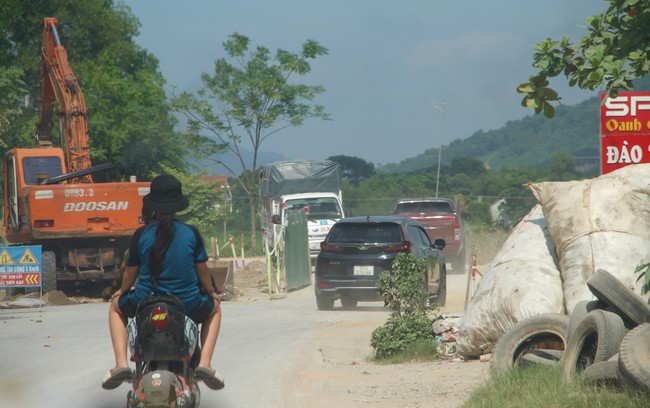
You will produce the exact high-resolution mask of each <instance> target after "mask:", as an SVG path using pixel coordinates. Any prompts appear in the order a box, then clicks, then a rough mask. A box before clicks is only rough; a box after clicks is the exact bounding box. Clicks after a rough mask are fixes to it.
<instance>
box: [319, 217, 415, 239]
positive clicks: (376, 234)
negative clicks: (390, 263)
mask: <svg viewBox="0 0 650 408" xmlns="http://www.w3.org/2000/svg"><path fill="white" fill-rule="evenodd" d="M402 239H403V238H402V228H401V227H400V225H399V224H394V223H389V222H385V223H371V224H352V223H349V224H347V223H343V224H338V225H335V226H334V227H332V230H331V231H330V235H329V238H328V239H327V242H329V243H330V244H346V243H372V242H382V243H401V242H402Z"/></svg>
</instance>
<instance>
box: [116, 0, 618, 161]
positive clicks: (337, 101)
mask: <svg viewBox="0 0 650 408" xmlns="http://www.w3.org/2000/svg"><path fill="white" fill-rule="evenodd" d="M125 3H126V4H128V5H129V6H130V7H131V10H132V12H133V14H135V16H137V17H138V18H139V20H140V22H141V24H142V27H141V29H140V32H141V35H140V36H139V37H138V38H137V39H136V41H137V42H138V43H139V44H140V45H141V46H142V47H144V48H146V49H147V50H149V51H150V52H152V53H153V54H155V55H156V56H157V57H158V58H159V60H160V69H161V71H162V73H163V75H164V76H165V78H166V79H167V81H168V84H169V85H170V86H174V87H175V88H176V90H177V91H195V90H197V89H198V88H199V87H200V85H201V83H200V75H201V73H203V72H212V69H213V63H214V61H215V60H217V59H219V58H222V57H224V56H225V53H224V51H223V46H222V43H223V42H224V41H225V40H226V39H227V37H228V36H229V35H230V34H232V33H234V32H238V33H240V34H243V35H246V36H248V37H249V38H250V39H251V42H252V45H253V46H257V45H263V46H265V47H267V48H269V49H271V50H272V51H273V52H274V51H275V50H276V49H278V48H282V49H285V50H289V51H298V50H299V49H300V46H301V44H302V43H303V42H304V41H305V40H307V39H313V40H316V41H318V42H319V43H321V44H322V45H324V46H325V47H327V48H328V49H329V55H326V56H321V57H319V58H318V59H316V60H315V61H313V62H312V72H311V73H310V74H308V75H307V76H305V77H301V78H299V81H300V82H303V83H307V84H311V85H322V86H324V87H325V93H323V94H321V95H319V96H318V98H317V100H316V102H317V103H319V104H322V105H324V106H325V107H326V110H327V111H328V112H329V113H330V114H331V116H332V119H333V120H332V121H320V120H308V121H306V122H305V124H304V125H303V126H301V127H298V128H293V129H290V130H287V131H283V132H282V133H280V134H277V135H274V136H272V137H271V138H269V139H268V140H267V142H265V143H264V145H263V146H262V150H264V151H273V152H276V153H279V154H281V155H282V158H286V159H298V158H302V159H324V158H326V157H328V156H332V155H339V154H345V155H349V156H357V157H360V158H362V159H364V160H367V161H369V162H372V163H375V164H387V163H396V162H399V161H401V160H403V159H405V158H408V157H413V156H416V155H417V154H419V153H421V152H423V151H425V150H427V149H430V148H433V147H438V146H440V145H441V144H442V145H443V154H444V145H447V144H449V142H450V141H452V140H455V139H464V138H467V137H469V136H471V135H472V134H473V133H474V132H476V131H478V130H484V131H487V130H492V129H498V128H500V127H502V126H503V125H505V124H506V122H507V121H509V120H516V119H521V118H523V117H525V116H528V115H531V111H529V110H527V109H524V108H522V107H521V106H520V102H521V96H520V95H519V94H517V92H516V91H515V88H516V86H517V85H518V84H519V83H522V82H525V81H526V80H527V79H528V77H529V76H530V75H531V74H532V73H533V72H534V71H533V69H532V67H531V56H532V53H533V51H532V46H533V45H534V44H536V43H538V42H540V41H542V40H543V39H545V38H547V37H551V38H553V39H560V38H561V37H562V36H563V35H566V36H568V37H569V38H571V39H574V40H576V39H578V38H579V37H581V36H582V35H584V34H586V32H587V31H586V28H584V26H585V25H586V23H585V17H588V16H591V15H594V14H596V13H599V12H602V11H604V10H605V8H606V6H607V4H608V3H606V2H604V1H602V0H545V1H537V0H492V1H485V0H483V1H479V0H466V1H449V0H445V1H442V0H402V1H396V0H393V1H389V0H345V1H344V0H329V1H311V0H267V1H262V0H248V1H247V0H239V1H235V0H183V1H181V0H126V1H125ZM553 85H555V88H556V89H557V90H559V91H560V92H561V95H562V96H563V100H564V102H565V103H566V104H569V105H571V104H575V103H578V102H580V101H582V100H584V99H586V98H588V97H590V96H592V95H594V94H595V93H593V92H586V91H581V90H578V89H573V88H568V87H567V86H566V81H565V80H558V81H556V82H555V83H553ZM432 102H444V103H445V105H444V116H443V111H442V110H441V108H440V106H442V105H440V104H438V105H436V106H438V108H436V107H435V106H434V104H432ZM598 115H599V113H598V112H594V120H598V117H599V116H598ZM443 117H444V126H443V125H442V121H443ZM244 147H248V146H244Z"/></svg>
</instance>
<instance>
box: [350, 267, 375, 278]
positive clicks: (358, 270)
mask: <svg viewBox="0 0 650 408" xmlns="http://www.w3.org/2000/svg"><path fill="white" fill-rule="evenodd" d="M354 274H355V275H359V276H373V275H374V274H375V268H374V267H373V266H372V265H354Z"/></svg>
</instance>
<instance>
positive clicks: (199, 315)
mask: <svg viewBox="0 0 650 408" xmlns="http://www.w3.org/2000/svg"><path fill="white" fill-rule="evenodd" d="M132 293H133V292H127V293H123V294H122V296H120V299H119V300H118V303H117V304H118V305H119V307H120V311H121V312H122V314H123V315H124V316H125V317H127V318H129V319H133V318H134V317H135V312H136V311H137V310H138V305H137V304H136V303H135V302H134V301H133V299H132V298H131V296H130V295H132ZM199 296H200V297H201V300H200V301H199V305H198V306H197V307H195V308H194V310H192V311H190V312H185V315H186V316H187V317H189V318H190V319H192V321H194V323H196V324H201V323H203V321H204V320H205V319H207V318H208V316H210V314H211V313H212V311H213V310H214V299H212V296H208V295H205V294H203V293H202V294H201V295H199Z"/></svg>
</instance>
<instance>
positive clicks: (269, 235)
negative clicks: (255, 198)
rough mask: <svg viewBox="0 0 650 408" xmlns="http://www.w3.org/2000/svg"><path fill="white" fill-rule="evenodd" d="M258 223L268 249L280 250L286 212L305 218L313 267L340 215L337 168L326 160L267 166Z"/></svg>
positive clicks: (289, 162)
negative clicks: (297, 211)
mask: <svg viewBox="0 0 650 408" xmlns="http://www.w3.org/2000/svg"><path fill="white" fill-rule="evenodd" d="M259 174H260V221H261V226H262V231H263V233H264V235H265V237H266V240H267V243H268V246H269V247H271V248H274V247H277V246H279V247H280V248H282V247H283V238H282V233H283V228H284V226H286V225H287V224H286V223H287V216H286V213H287V211H289V210H296V209H302V210H303V211H305V213H306V215H307V235H308V238H309V256H310V259H311V262H312V265H313V264H314V262H315V260H316V256H318V252H319V251H320V243H321V241H323V240H324V239H325V236H326V235H327V233H328V232H329V230H330V228H332V225H334V223H335V222H336V221H338V220H339V219H341V218H343V217H344V216H345V215H344V213H343V205H342V194H341V176H340V174H339V164H338V163H336V162H333V161H329V160H292V161H280V162H275V163H271V164H268V165H266V166H265V167H263V168H262V169H261V171H260V173H259Z"/></svg>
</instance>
